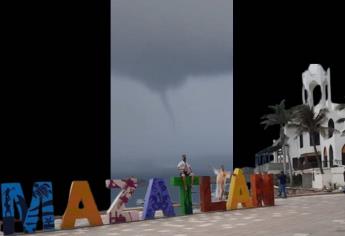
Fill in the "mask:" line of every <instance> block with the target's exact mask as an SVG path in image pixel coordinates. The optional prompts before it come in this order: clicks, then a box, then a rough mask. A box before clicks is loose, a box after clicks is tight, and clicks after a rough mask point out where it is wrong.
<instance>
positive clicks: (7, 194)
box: [1, 169, 274, 235]
mask: <svg viewBox="0 0 345 236" xmlns="http://www.w3.org/2000/svg"><path fill="white" fill-rule="evenodd" d="M186 183H187V191H185V188H184V186H183V180H182V178H181V177H172V178H171V179H170V184H171V185H173V186H178V187H179V193H180V199H179V200H180V209H181V213H182V214H184V215H186V214H193V205H192V193H191V191H192V188H191V177H189V176H188V177H186ZM199 184H200V188H199V190H200V210H201V211H202V212H208V211H224V210H233V209H236V208H237V207H238V204H242V206H243V207H247V208H248V207H253V206H254V207H261V206H274V189H273V175H267V174H266V175H261V174H254V175H251V186H252V187H251V188H252V195H251V197H250V196H249V191H248V188H247V184H246V180H245V176H244V174H243V171H242V170H241V169H235V171H234V174H233V175H232V178H231V185H230V189H229V196H228V200H227V202H225V201H216V202H212V200H211V187H210V186H211V178H210V177H209V176H200V177H198V176H195V177H194V183H193V185H199ZM106 187H107V188H109V189H112V188H120V189H121V190H122V191H121V192H120V193H119V194H118V196H117V197H116V199H115V200H114V202H113V203H112V205H111V206H110V208H109V209H108V211H107V215H108V217H109V223H110V224H114V223H122V222H130V221H138V220H141V219H140V217H139V216H140V214H139V211H137V210H125V204H126V203H127V202H128V200H129V199H130V198H131V197H132V196H133V194H134V191H135V190H136V188H137V187H138V180H137V179H136V178H134V177H131V178H127V179H116V180H106ZM1 194H2V197H1V200H2V203H1V204H2V205H1V206H2V218H3V219H2V220H3V231H4V235H9V234H13V233H15V228H14V224H15V221H16V219H15V207H16V208H17V211H18V215H19V219H18V220H19V221H20V222H22V224H23V229H24V232H26V233H33V232H35V230H36V227H37V223H38V220H39V207H41V208H42V223H43V230H54V229H55V224H54V223H55V218H54V207H53V189H52V183H51V182H35V183H34V185H33V190H32V199H31V203H30V207H28V206H27V204H26V202H25V199H24V194H23V191H22V188H21V185H20V184H19V183H3V184H1ZM80 203H82V204H83V207H82V208H80V206H79V204H80ZM157 210H162V211H163V214H164V216H166V217H171V216H175V211H174V207H173V204H172V200H171V198H170V195H169V192H168V189H167V186H166V185H165V182H164V180H163V179H159V178H151V179H150V181H149V184H148V187H147V190H146V195H145V202H144V209H143V214H142V219H144V220H146V219H152V218H154V216H155V212H156V211H157ZM81 218H87V219H88V220H89V224H90V225H91V226H98V225H102V224H103V222H102V219H101V216H100V213H99V211H98V209H97V206H96V203H95V200H94V198H93V195H92V192H91V189H90V186H89V183H88V182H87V181H73V182H72V184H71V190H70V195H69V199H68V204H67V207H66V211H65V213H64V215H63V217H62V223H61V229H72V228H74V226H75V221H76V220H77V219H81Z"/></svg>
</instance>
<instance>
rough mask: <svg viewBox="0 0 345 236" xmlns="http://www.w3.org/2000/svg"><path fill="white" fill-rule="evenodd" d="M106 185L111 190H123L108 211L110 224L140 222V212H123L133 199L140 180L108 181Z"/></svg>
mask: <svg viewBox="0 0 345 236" xmlns="http://www.w3.org/2000/svg"><path fill="white" fill-rule="evenodd" d="M105 185H106V187H107V188H110V189H112V188H121V189H122V191H121V192H120V193H119V194H118V195H117V197H116V198H115V200H114V202H113V203H112V204H111V206H110V208H109V209H108V211H107V215H108V217H109V223H110V224H115V223H123V222H130V221H138V220H140V218H139V212H138V211H123V210H124V208H125V204H126V203H127V202H128V200H129V199H130V198H131V197H132V195H133V194H134V191H135V189H136V188H137V187H138V180H137V179H136V178H128V179H114V180H106V183H105Z"/></svg>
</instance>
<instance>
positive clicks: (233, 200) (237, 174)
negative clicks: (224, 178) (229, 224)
mask: <svg viewBox="0 0 345 236" xmlns="http://www.w3.org/2000/svg"><path fill="white" fill-rule="evenodd" d="M238 203H241V204H242V206H243V207H252V206H253V204H252V200H251V199H250V197H249V191H248V187H247V184H246V180H245V177H244V175H243V171H242V170H241V169H238V168H236V169H235V171H234V174H233V176H232V177H231V185H230V191H229V196H228V201H227V203H226V209H227V210H233V209H236V208H237V205H238Z"/></svg>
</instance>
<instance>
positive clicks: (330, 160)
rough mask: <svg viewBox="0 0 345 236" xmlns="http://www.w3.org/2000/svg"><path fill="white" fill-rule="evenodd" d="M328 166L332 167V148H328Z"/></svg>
mask: <svg viewBox="0 0 345 236" xmlns="http://www.w3.org/2000/svg"><path fill="white" fill-rule="evenodd" d="M329 166H330V167H333V148H332V145H331V146H329Z"/></svg>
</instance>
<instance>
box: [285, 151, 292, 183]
mask: <svg viewBox="0 0 345 236" xmlns="http://www.w3.org/2000/svg"><path fill="white" fill-rule="evenodd" d="M286 153H287V158H288V164H289V177H290V185H291V186H293V184H294V183H293V176H292V163H291V157H290V153H289V152H288V151H287V152H286Z"/></svg>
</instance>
